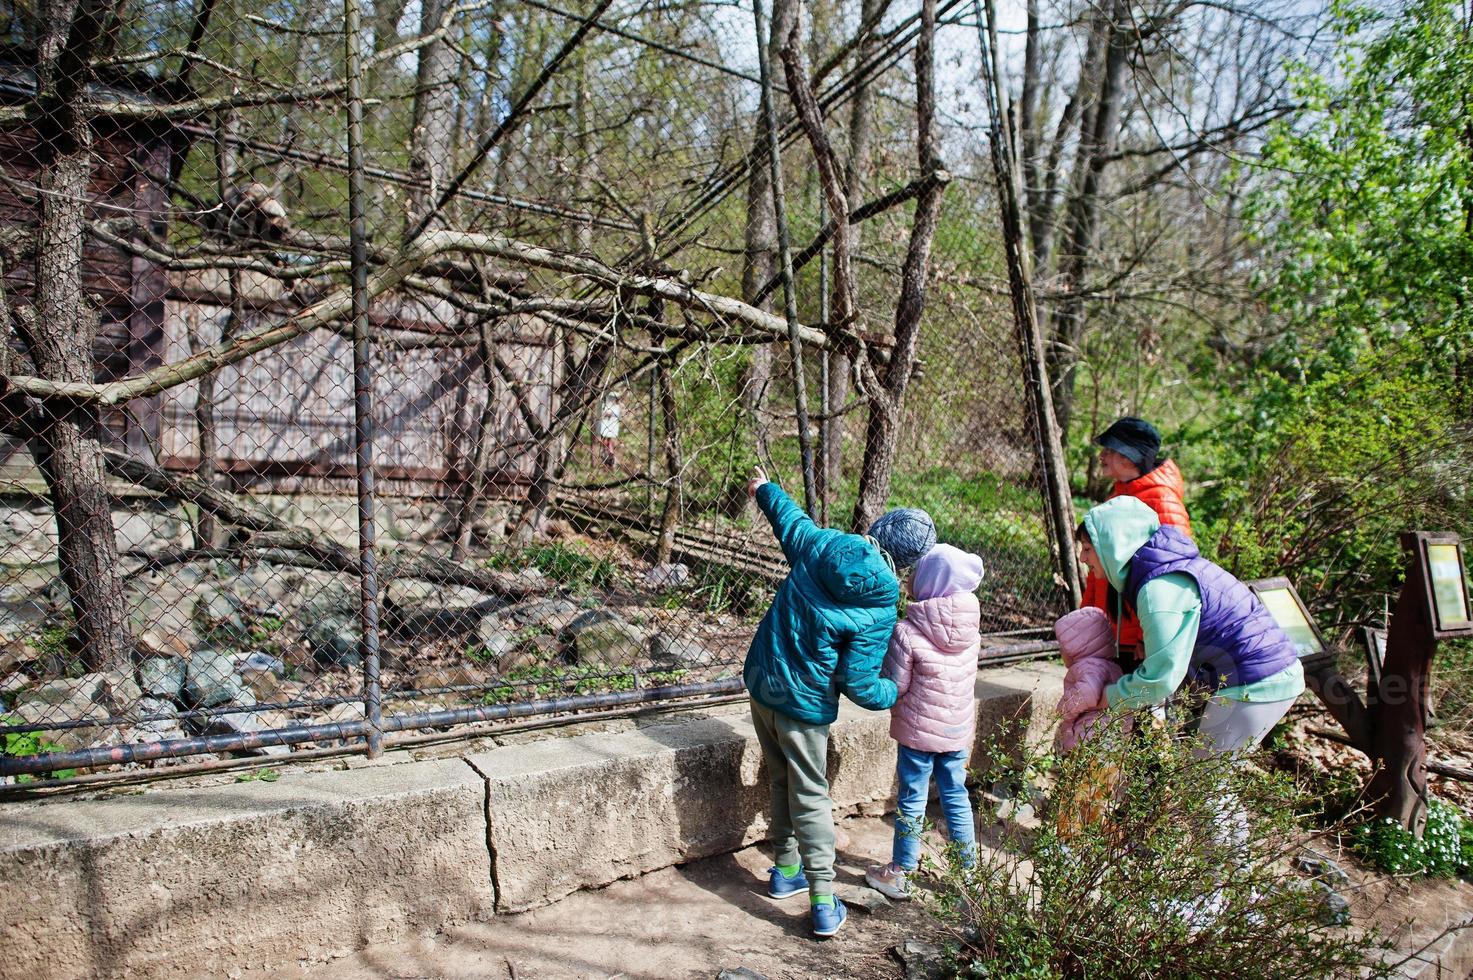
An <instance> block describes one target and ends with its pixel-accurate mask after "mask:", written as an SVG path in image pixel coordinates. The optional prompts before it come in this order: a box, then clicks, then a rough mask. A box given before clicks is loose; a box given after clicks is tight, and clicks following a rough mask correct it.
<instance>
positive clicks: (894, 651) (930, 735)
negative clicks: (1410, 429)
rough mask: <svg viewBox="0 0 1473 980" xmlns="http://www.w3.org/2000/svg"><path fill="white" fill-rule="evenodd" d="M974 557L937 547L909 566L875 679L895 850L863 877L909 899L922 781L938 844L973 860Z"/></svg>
mask: <svg viewBox="0 0 1473 980" xmlns="http://www.w3.org/2000/svg"><path fill="white" fill-rule="evenodd" d="M982 574H983V568H982V559H981V558H978V557H977V556H976V555H973V554H969V553H968V552H965V551H962V550H961V549H960V548H953V547H952V546H951V545H946V544H938V545H936V547H934V548H932V549H931V550H930V551H929V552H928V553H927V554H926V556H925V557H924V558H922V559H921V560H920V561H918V562H916V565H915V569H914V570H913V571H912V572H911V576H910V580H909V582H907V585H906V587H907V590H908V591H909V593H910V595H911V603H910V605H909V606H908V607H906V610H905V618H904V619H903V620H901V621H900V622H899V623H898V624H896V626H895V632H894V634H892V635H891V637H890V649H889V652H888V653H886V654H885V663H884V666H883V667H882V668H881V674H882V675H883V676H885V677H888V678H890V679H891V680H893V681H894V682H895V687H896V689H897V690H898V692H899V693H898V695H897V697H896V699H895V706H894V707H893V708H891V709H890V737H891V738H893V739H895V741H896V742H897V743H899V744H898V746H897V749H896V752H897V761H896V770H897V775H898V777H899V782H900V793H899V796H898V798H897V801H896V802H897V809H898V810H899V812H898V813H897V814H896V817H895V844H894V849H893V851H892V853H891V860H890V863H889V864H885V865H880V866H879V867H875V868H870V869H869V870H868V871H867V872H865V876H864V877H865V880H866V881H868V882H869V884H870V886H871V887H873V888H875V889H876V890H878V891H879V892H881V893H883V894H885V895H888V896H890V897H891V898H897V899H905V898H909V897H910V886H909V884H908V882H907V881H906V877H907V875H908V874H909V873H910V872H912V871H914V870H915V869H916V867H917V865H918V864H919V861H920V850H921V840H920V837H921V830H922V828H923V826H924V821H925V816H926V796H927V794H928V791H929V789H930V784H931V777H932V775H933V774H934V775H935V777H936V789H937V795H938V796H940V798H941V809H942V812H943V814H945V817H946V829H947V839H948V840H950V841H951V843H952V845H953V846H956V847H959V848H960V849H961V852H962V862H963V863H964V864H966V865H967V866H971V865H972V864H974V863H975V862H976V855H977V832H976V826H975V817H974V816H973V814H972V804H971V800H969V799H968V798H967V787H966V778H967V756H968V755H969V754H970V753H971V750H972V742H973V741H974V740H975V735H976V728H977V696H976V684H977V654H978V653H979V652H980V650H981V648H982V642H981V639H980V636H979V630H980V626H981V620H982V610H981V606H980V605H979V604H978V602H977V596H976V590H977V586H979V585H981V584H982Z"/></svg>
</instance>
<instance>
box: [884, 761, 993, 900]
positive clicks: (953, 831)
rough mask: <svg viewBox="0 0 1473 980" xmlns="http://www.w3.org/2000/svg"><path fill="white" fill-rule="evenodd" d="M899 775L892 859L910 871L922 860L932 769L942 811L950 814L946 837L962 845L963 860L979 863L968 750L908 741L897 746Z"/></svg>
mask: <svg viewBox="0 0 1473 980" xmlns="http://www.w3.org/2000/svg"><path fill="white" fill-rule="evenodd" d="M897 748H898V749H899V753H898V757H897V759H896V762H895V772H896V775H897V776H899V777H900V794H899V797H898V799H897V803H898V809H899V811H900V812H899V813H898V814H896V816H895V849H894V851H893V852H892V853H891V858H890V859H891V860H892V861H894V862H895V864H896V865H898V866H899V867H902V868H904V869H905V870H907V871H914V870H915V869H916V866H917V865H918V864H919V863H920V857H921V831H922V830H923V829H924V828H925V823H926V796H927V794H928V791H929V790H930V788H931V773H932V772H933V771H934V772H935V774H936V792H937V795H938V796H940V797H941V813H942V815H943V816H944V817H945V818H946V839H947V840H949V841H951V842H952V843H953V844H956V845H958V846H960V848H961V849H962V864H963V865H965V866H966V867H971V866H972V865H974V864H976V863H977V828H976V826H975V824H974V817H973V816H972V801H971V800H970V799H969V798H968V797H967V785H966V783H967V752H966V750H965V749H963V750H961V751H959V752H921V751H919V750H917V749H912V748H909V747H908V746H905V745H900V746H897Z"/></svg>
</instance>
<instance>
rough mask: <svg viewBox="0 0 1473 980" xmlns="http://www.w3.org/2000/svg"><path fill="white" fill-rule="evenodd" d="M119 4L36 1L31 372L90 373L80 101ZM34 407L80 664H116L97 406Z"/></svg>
mask: <svg viewBox="0 0 1473 980" xmlns="http://www.w3.org/2000/svg"><path fill="white" fill-rule="evenodd" d="M120 8H121V4H120V3H116V2H110V0H47V2H45V3H42V4H40V5H39V9H38V11H37V13H38V26H39V35H38V38H37V41H38V43H37V46H36V65H35V74H36V95H35V99H34V106H35V111H36V116H35V122H34V125H35V129H36V133H37V136H38V146H39V152H38V157H39V159H38V163H39V165H40V166H39V171H38V178H37V182H38V184H39V186H38V188H37V190H38V198H39V200H38V211H39V221H38V224H37V228H36V256H35V279H34V281H35V284H36V289H35V305H34V307H33V309H31V310H28V311H26V313H25V315H22V316H21V317H20V318H19V327H20V329H21V335H22V338H23V339H24V340H25V343H26V347H27V350H28V351H29V353H30V357H31V360H32V362H33V363H34V364H35V366H36V371H37V372H38V374H39V376H40V377H42V378H45V379H47V380H49V381H55V382H90V381H91V380H92V376H93V360H92V343H93V340H94V339H95V337H96V334H97V329H98V326H99V317H98V312H97V310H96V309H94V308H93V306H92V305H91V303H90V302H89V300H88V298H87V295H86V293H85V291H84V290H83V286H82V258H83V249H84V247H85V243H86V241H87V214H86V208H85V205H86V202H87V197H88V180H89V178H90V176H91V173H92V163H93V132H92V123H91V119H90V118H89V114H88V113H87V111H86V110H85V109H84V108H83V105H82V103H83V101H84V98H85V95H86V91H87V86H88V84H89V83H90V82H91V81H92V79H93V66H94V64H95V61H96V59H98V58H100V57H104V56H106V55H107V53H108V51H109V50H110V48H111V46H112V44H113V41H114V40H115V34H116V31H117V30H118V26H119V25H118V14H119V12H120ZM36 414H37V416H38V417H37V419H36V425H35V431H34V433H33V438H32V439H31V443H30V444H31V452H32V454H33V456H34V457H35V459H36V463H37V465H38V466H39V467H40V470H41V473H42V475H43V476H44V477H45V479H46V485H47V488H48V490H49V491H50V493H51V499H52V503H53V506H54V508H55V515H56V531H57V546H58V551H59V554H60V564H61V573H62V579H63V581H64V582H65V583H66V587H67V591H68V593H69V595H70V597H71V608H72V614H73V616H74V617H75V619H76V624H77V625H76V634H75V639H76V643H77V647H76V653H77V654H78V655H79V657H80V658H81V659H82V661H83V663H85V664H86V665H87V666H88V667H89V668H92V669H96V668H99V667H103V666H106V665H110V664H115V663H118V662H120V661H122V660H123V659H124V658H125V656H126V654H127V649H128V645H129V640H128V623H127V611H126V608H125V606H124V602H123V584H122V579H121V577H120V576H119V574H118V550H117V541H116V539H115V538H114V535H113V523H112V512H111V508H110V505H109V500H108V494H107V485H106V482H105V473H104V470H103V460H102V438H103V429H102V420H101V417H100V414H99V406H98V405H96V404H95V403H88V402H79V403H66V402H53V403H50V404H48V405H47V407H46V410H45V411H43V412H40V413H36Z"/></svg>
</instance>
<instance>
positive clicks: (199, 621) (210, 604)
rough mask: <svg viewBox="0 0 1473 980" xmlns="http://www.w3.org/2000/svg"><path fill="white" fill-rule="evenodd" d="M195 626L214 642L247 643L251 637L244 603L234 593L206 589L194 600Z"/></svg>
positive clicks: (202, 634) (201, 633)
mask: <svg viewBox="0 0 1473 980" xmlns="http://www.w3.org/2000/svg"><path fill="white" fill-rule="evenodd" d="M193 618H194V624H195V628H196V629H198V630H199V633H200V635H201V636H203V637H207V638H209V639H210V640H212V641H213V642H215V643H221V644H239V643H247V642H249V641H250V638H251V629H250V625H249V624H248V623H247V622H246V609H245V604H244V603H242V602H241V601H240V600H239V599H238V598H236V597H235V596H234V595H231V594H230V593H228V592H223V591H218V590H206V591H205V592H204V593H203V594H202V595H200V597H199V598H198V599H196V600H195V602H194V617H193Z"/></svg>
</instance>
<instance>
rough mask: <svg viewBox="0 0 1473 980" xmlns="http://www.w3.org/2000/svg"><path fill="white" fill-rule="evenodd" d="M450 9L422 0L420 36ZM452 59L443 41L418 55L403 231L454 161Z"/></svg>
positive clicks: (428, 203)
mask: <svg viewBox="0 0 1473 980" xmlns="http://www.w3.org/2000/svg"><path fill="white" fill-rule="evenodd" d="M450 5H451V0H424V2H423V4H422V5H421V7H420V19H419V29H420V33H421V34H422V35H423V34H431V33H433V32H434V31H436V30H437V29H438V28H439V26H440V21H441V20H443V19H444V17H445V14H446V12H447V11H448V10H449V9H450ZM456 57H457V55H456V53H455V49H454V48H453V47H451V44H450V41H449V39H448V38H444V37H441V38H437V39H436V40H434V41H431V42H430V43H428V44H426V45H425V46H424V47H423V48H421V49H420V52H419V69H418V71H417V73H416V76H415V87H414V129H413V131H412V135H411V137H410V150H409V171H410V173H411V174H412V175H413V176H414V177H415V178H416V184H415V186H414V188H413V189H412V190H411V191H410V204H409V216H408V227H413V226H414V224H415V223H416V222H417V221H418V220H419V219H420V217H421V216H423V215H424V214H425V212H427V211H428V210H429V209H430V208H432V207H434V206H435V202H436V201H437V200H438V199H439V197H440V192H441V191H443V190H444V189H445V182H446V180H447V178H448V176H449V173H450V167H451V166H452V165H453V163H454V159H453V147H454V137H455V62H456ZM441 217H442V218H443V217H444V216H441Z"/></svg>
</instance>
